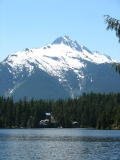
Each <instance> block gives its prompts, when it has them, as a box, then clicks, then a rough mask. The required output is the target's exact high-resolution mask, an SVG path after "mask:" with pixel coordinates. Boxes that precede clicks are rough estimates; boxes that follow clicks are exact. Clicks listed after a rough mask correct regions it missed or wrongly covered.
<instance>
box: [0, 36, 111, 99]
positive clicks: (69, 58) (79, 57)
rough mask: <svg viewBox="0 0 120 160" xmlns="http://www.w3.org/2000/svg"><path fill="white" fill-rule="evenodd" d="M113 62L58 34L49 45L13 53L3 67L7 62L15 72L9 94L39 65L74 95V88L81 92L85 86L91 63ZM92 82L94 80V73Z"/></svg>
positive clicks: (12, 71) (38, 67)
mask: <svg viewBox="0 0 120 160" xmlns="http://www.w3.org/2000/svg"><path fill="white" fill-rule="evenodd" d="M112 62H114V61H113V60H112V59H111V58H110V57H108V56H105V55H102V54H99V53H97V52H91V51H90V50H89V49H87V48H86V47H85V46H82V45H79V44H78V43H77V42H76V41H72V40H71V39H70V38H69V37H68V36H64V37H59V38H57V39H56V40H55V41H54V42H53V43H52V44H49V45H47V46H44V47H41V48H31V49H28V48H26V49H25V50H24V51H18V52H16V53H13V54H11V55H9V56H8V57H7V58H6V59H5V60H4V61H3V62H1V63H0V65H1V66H2V68H3V67H4V66H7V70H8V72H9V74H10V75H11V76H12V80H11V82H10V84H11V87H9V88H8V89H7V92H5V93H7V94H8V95H10V94H12V93H13V92H14V91H15V90H16V88H19V87H18V86H19V85H21V83H23V81H25V80H26V77H30V76H32V75H33V74H34V73H35V71H36V69H37V70H38V69H39V70H42V71H44V72H45V73H47V74H48V75H50V76H52V77H56V78H57V79H58V81H59V83H60V84H63V86H65V87H66V86H67V88H69V90H70V92H71V97H74V92H76V93H77V92H78V95H79V92H80V91H81V90H82V88H83V83H84V82H83V79H85V76H86V75H85V73H84V72H85V68H87V66H88V64H89V63H90V64H93V65H95V66H96V65H101V64H111V63H112ZM83 70H84V71H83ZM71 75H72V76H71ZM7 76H8V74H7ZM68 77H69V78H68ZM70 77H72V78H73V79H74V80H75V79H76V78H77V81H78V82H77V81H76V83H77V88H76V86H74V82H72V81H73V80H71V78H70ZM18 82H19V83H18ZM90 82H91V83H92V82H93V78H92V77H91V78H90ZM18 84H19V85H18ZM73 86H74V89H73Z"/></svg>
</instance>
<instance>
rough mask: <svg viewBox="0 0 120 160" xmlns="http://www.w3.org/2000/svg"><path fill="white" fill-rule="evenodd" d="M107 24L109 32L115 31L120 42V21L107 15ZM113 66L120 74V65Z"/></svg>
mask: <svg viewBox="0 0 120 160" xmlns="http://www.w3.org/2000/svg"><path fill="white" fill-rule="evenodd" d="M105 22H106V24H107V30H114V31H115V33H116V36H117V37H118V39H119V42H120V20H118V19H115V18H112V17H110V16H109V15H105ZM113 66H115V68H116V71H117V72H118V73H119V74H120V64H119V63H115V64H113Z"/></svg>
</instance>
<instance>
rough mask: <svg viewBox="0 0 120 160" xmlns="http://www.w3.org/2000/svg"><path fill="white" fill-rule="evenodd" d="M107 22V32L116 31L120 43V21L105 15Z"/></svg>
mask: <svg viewBox="0 0 120 160" xmlns="http://www.w3.org/2000/svg"><path fill="white" fill-rule="evenodd" d="M105 22H106V23H107V30H109V29H110V30H115V32H116V36H117V37H118V38H119V42H120V20H118V19H115V18H112V17H110V16H109V15H105Z"/></svg>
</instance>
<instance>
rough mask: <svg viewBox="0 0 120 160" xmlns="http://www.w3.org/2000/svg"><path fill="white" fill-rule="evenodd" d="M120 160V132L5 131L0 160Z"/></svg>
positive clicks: (0, 140)
mask: <svg viewBox="0 0 120 160" xmlns="http://www.w3.org/2000/svg"><path fill="white" fill-rule="evenodd" d="M21 159H22V160H39V159H40V160H120V131H109V130H106V131H105V130H88V129H2V130H0V160H21Z"/></svg>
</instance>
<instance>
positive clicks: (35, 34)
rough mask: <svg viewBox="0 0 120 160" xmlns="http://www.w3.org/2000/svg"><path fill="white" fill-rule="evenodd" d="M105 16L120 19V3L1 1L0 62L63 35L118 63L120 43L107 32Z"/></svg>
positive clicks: (98, 0) (111, 0) (102, 0)
mask: <svg viewBox="0 0 120 160" xmlns="http://www.w3.org/2000/svg"><path fill="white" fill-rule="evenodd" d="M106 14H109V15H110V16H112V17H114V18H117V19H120V0H0V61H2V60H3V59H4V58H5V57H6V56H7V55H8V54H11V53H12V52H16V51H18V50H23V49H25V48H39V47H41V46H44V45H46V44H48V43H52V41H53V40H55V39H56V38H57V37H59V36H64V35H68V36H69V37H70V38H71V39H73V40H77V41H78V42H79V43H80V44H81V45H85V46H86V47H87V48H89V49H90V50H92V51H94V50H95V51H96V50H97V51H99V52H102V53H105V54H108V55H110V56H111V57H112V58H114V59H117V60H119V61H120V43H118V39H117V38H116V36H115V32H114V31H113V32H111V31H106V25H105V23H104V17H103V16H104V15H106Z"/></svg>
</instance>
